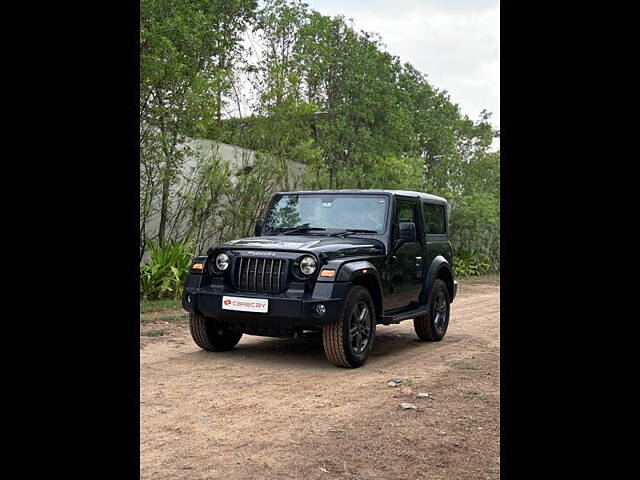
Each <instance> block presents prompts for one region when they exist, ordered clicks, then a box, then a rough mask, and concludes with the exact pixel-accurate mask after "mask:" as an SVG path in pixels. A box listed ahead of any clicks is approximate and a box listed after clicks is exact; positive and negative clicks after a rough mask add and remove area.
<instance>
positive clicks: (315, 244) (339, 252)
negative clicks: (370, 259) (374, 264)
mask: <svg viewBox="0 0 640 480" xmlns="http://www.w3.org/2000/svg"><path fill="white" fill-rule="evenodd" d="M218 248H227V249H230V250H250V249H255V250H271V251H273V250H279V251H287V252H303V251H304V252H313V253H315V254H316V255H320V254H321V253H324V254H325V255H327V257H329V258H334V257H345V256H352V255H383V254H384V244H383V243H382V242H381V241H379V240H376V239H374V238H354V237H326V236H320V235H287V236H277V237H276V236H267V237H247V238H240V239H238V240H231V241H230V242H227V243H223V244H222V245H220V246H219V247H218Z"/></svg>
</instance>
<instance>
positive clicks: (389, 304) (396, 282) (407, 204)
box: [384, 197, 424, 310]
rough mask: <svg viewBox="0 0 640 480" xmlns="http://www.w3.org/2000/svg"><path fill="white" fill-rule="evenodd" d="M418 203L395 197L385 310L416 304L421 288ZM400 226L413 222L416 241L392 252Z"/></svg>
mask: <svg viewBox="0 0 640 480" xmlns="http://www.w3.org/2000/svg"><path fill="white" fill-rule="evenodd" d="M419 208H421V205H420V202H419V201H418V199H409V198H407V199H403V198H400V197H397V199H396V207H395V212H394V215H395V217H394V222H393V238H392V242H391V245H392V249H391V252H390V255H389V277H390V278H389V280H390V281H389V283H388V285H387V286H388V290H387V291H386V292H385V299H384V306H385V310H396V309H403V308H406V307H408V306H409V304H410V303H411V302H417V301H418V296H419V294H420V291H421V290H422V284H423V283H424V275H423V256H424V228H423V226H422V222H421V221H420V217H421V216H420V214H419V210H418V209H419ZM400 222H413V223H414V224H415V225H416V237H417V238H416V241H415V242H407V243H404V244H402V245H401V246H400V247H399V248H394V245H396V242H397V241H398V237H399V227H398V224H399V223H400Z"/></svg>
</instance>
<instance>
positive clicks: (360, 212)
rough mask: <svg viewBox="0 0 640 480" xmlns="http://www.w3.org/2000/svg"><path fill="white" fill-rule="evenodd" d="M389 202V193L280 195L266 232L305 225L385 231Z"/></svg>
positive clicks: (269, 233) (323, 227) (270, 232)
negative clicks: (387, 194)
mask: <svg viewBox="0 0 640 480" xmlns="http://www.w3.org/2000/svg"><path fill="white" fill-rule="evenodd" d="M388 203H389V201H388V197H387V196H386V195H321V194H318V195H308V194H305V195H293V194H285V195H279V196H278V197H276V198H275V199H274V201H273V203H272V204H271V206H270V208H269V211H268V213H267V217H266V219H265V223H264V233H265V234H266V235H271V234H274V233H279V232H283V231H285V230H290V229H293V228H296V227H304V226H307V227H318V228H322V229H326V230H333V229H335V230H347V229H358V230H359V229H362V230H373V231H375V232H377V233H382V232H384V230H385V218H386V215H387V204H388Z"/></svg>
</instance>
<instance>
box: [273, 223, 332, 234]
mask: <svg viewBox="0 0 640 480" xmlns="http://www.w3.org/2000/svg"><path fill="white" fill-rule="evenodd" d="M312 230H317V231H323V230H326V228H323V227H310V226H309V225H299V226H297V227H293V228H292V229H290V230H285V231H284V232H282V233H280V235H290V234H292V233H304V232H310V231H312Z"/></svg>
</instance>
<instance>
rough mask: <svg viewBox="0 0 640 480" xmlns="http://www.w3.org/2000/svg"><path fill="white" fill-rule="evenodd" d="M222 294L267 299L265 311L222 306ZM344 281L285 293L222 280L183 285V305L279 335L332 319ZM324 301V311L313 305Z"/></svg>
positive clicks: (262, 332)
mask: <svg viewBox="0 0 640 480" xmlns="http://www.w3.org/2000/svg"><path fill="white" fill-rule="evenodd" d="M224 295H227V296H233V297H243V298H257V299H268V300H269V311H268V312H267V313H255V312H242V311H235V310H226V309H223V308H222V297H223V296H224ZM345 296H346V284H340V283H323V282H317V283H316V285H315V287H314V290H313V292H305V291H304V289H295V288H294V289H289V290H287V291H286V292H284V293H278V294H275V293H255V292H251V293H249V292H241V291H235V290H234V291H231V290H230V289H228V288H226V287H225V286H224V285H223V284H218V285H215V284H212V285H207V286H204V287H200V286H199V285H193V284H192V285H189V282H187V285H185V289H184V293H183V296H182V306H183V307H184V308H185V310H187V311H188V312H191V313H199V314H201V315H204V316H206V317H212V318H216V319H218V320H221V321H223V322H225V323H229V324H231V325H235V326H237V327H238V328H240V329H242V330H243V331H244V332H246V333H251V334H256V335H275V336H282V335H287V334H288V333H291V332H294V331H296V330H302V329H314V328H319V327H321V326H322V325H323V324H324V323H327V322H332V321H334V320H335V319H337V318H338V316H339V315H340V314H341V312H342V308H343V305H344V298H345ZM319 303H321V304H323V305H324V306H325V308H326V311H325V313H324V315H319V314H318V313H317V312H316V305H318V304H319Z"/></svg>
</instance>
